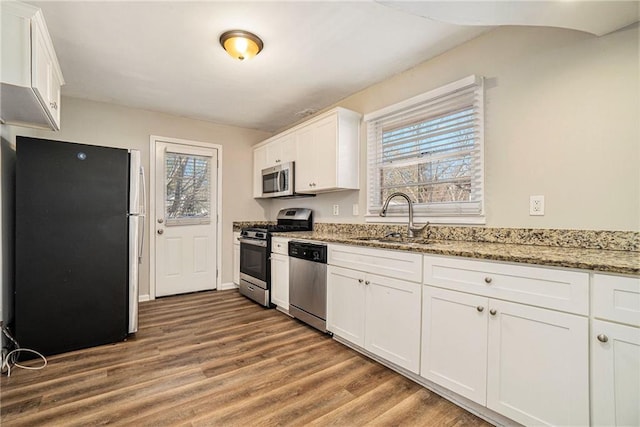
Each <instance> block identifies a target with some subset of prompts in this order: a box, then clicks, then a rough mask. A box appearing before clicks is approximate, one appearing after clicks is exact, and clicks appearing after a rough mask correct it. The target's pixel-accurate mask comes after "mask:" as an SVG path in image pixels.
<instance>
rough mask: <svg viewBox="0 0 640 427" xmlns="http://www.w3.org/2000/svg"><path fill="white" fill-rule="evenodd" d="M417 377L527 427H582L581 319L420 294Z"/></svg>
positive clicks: (585, 416) (430, 290)
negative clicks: (419, 336) (419, 351)
mask: <svg viewBox="0 0 640 427" xmlns="http://www.w3.org/2000/svg"><path fill="white" fill-rule="evenodd" d="M422 337H423V338H422V367H421V373H420V374H421V376H423V377H424V378H426V379H428V380H430V381H433V382H434V383H436V384H440V385H442V386H444V387H446V388H448V389H450V390H452V391H454V392H456V393H458V394H460V395H462V396H464V397H466V398H468V399H470V400H473V401H474V402H476V403H479V404H481V405H485V406H487V407H488V408H489V409H492V410H494V411H496V412H498V413H500V414H502V415H504V416H506V417H508V418H511V419H513V420H514V421H518V422H520V423H523V424H526V425H588V424H589V395H588V388H589V370H588V356H587V342H588V319H587V318H585V317H581V316H577V315H573V314H567V313H560V312H556V311H553V310H547V309H542V308H536V307H530V306H527V305H524V304H516V303H511V302H506V301H500V300H495V299H490V298H486V297H482V296H478V295H472V294H466V293H462V292H456V291H450V290H445V289H439V288H434V287H431V286H425V288H424V290H423V335H422Z"/></svg>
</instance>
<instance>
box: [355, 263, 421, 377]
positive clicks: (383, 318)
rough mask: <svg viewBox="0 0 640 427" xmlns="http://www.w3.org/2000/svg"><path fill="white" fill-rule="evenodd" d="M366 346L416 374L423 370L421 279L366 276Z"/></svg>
mask: <svg viewBox="0 0 640 427" xmlns="http://www.w3.org/2000/svg"><path fill="white" fill-rule="evenodd" d="M364 283H365V302H366V309H365V346H364V347H365V348H366V349H367V350H369V351H370V352H372V353H374V354H377V355H378V356H380V357H382V358H384V359H386V360H388V361H390V362H393V363H395V364H396V365H398V366H401V367H403V368H405V369H408V370H410V371H412V372H415V373H416V374H417V373H419V370H420V307H421V305H422V301H421V291H422V290H421V287H422V285H421V284H419V283H412V282H407V281H404V280H397V279H390V278H388V277H383V276H377V275H373V274H368V275H367V276H366V277H365V282H364Z"/></svg>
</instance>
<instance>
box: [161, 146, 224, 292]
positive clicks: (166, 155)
mask: <svg viewBox="0 0 640 427" xmlns="http://www.w3.org/2000/svg"><path fill="white" fill-rule="evenodd" d="M155 149H156V180H155V182H156V188H155V195H156V197H155V204H156V206H155V216H156V218H155V222H154V224H153V225H154V228H155V233H156V236H155V242H156V243H155V283H156V289H155V291H156V292H155V294H156V296H159V297H160V296H166V295H175V294H182V293H187V292H196V291H203V290H211V289H215V288H216V275H217V259H218V257H217V254H216V248H217V236H216V230H217V226H216V222H217V206H216V203H217V194H216V193H217V188H218V183H217V164H218V151H217V150H216V149H215V148H205V147H196V146H189V145H183V144H173V143H168V142H161V141H156V146H155Z"/></svg>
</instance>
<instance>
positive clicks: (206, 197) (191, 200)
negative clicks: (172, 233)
mask: <svg viewBox="0 0 640 427" xmlns="http://www.w3.org/2000/svg"><path fill="white" fill-rule="evenodd" d="M210 171H211V157H206V156H195V155H190V154H180V153H169V152H168V153H166V154H165V181H166V198H165V217H166V224H167V225H181V224H182V225H186V224H208V223H209V222H210V221H211V218H210V211H211V199H210V195H211V191H210V174H211V172H210Z"/></svg>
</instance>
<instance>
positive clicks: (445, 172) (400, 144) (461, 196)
mask: <svg viewBox="0 0 640 427" xmlns="http://www.w3.org/2000/svg"><path fill="white" fill-rule="evenodd" d="M483 102H484V101H483V79H482V78H481V77H477V76H470V77H467V78H465V79H462V80H459V81H457V82H454V83H451V84H449V85H446V86H444V87H441V88H439V89H436V90H433V91H430V92H428V93H425V94H423V95H419V96H417V97H414V98H411V99H409V100H407V101H404V102H401V103H399V104H395V105H392V106H390V107H387V108H385V109H383V110H380V111H377V112H375V113H372V114H369V115H367V116H365V121H366V122H367V140H368V142H367V143H368V201H367V203H368V212H369V214H370V215H377V214H378V213H379V212H380V209H381V207H382V204H383V203H384V201H385V199H386V198H387V197H388V196H389V195H390V194H392V193H394V192H397V191H400V192H403V193H406V194H407V195H408V196H409V197H410V198H411V199H412V200H413V201H414V212H415V214H416V215H419V216H428V217H443V218H445V217H446V218H450V217H457V218H459V217H482V216H483V215H484V212H483V181H484V172H483ZM396 201H397V202H396ZM393 202H396V203H395V204H394V203H393ZM388 212H389V215H392V216H393V215H394V214H395V215H396V216H403V215H406V212H407V204H406V202H405V201H404V200H403V199H401V198H398V199H394V200H393V201H392V204H391V205H390V209H389V211H388Z"/></svg>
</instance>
